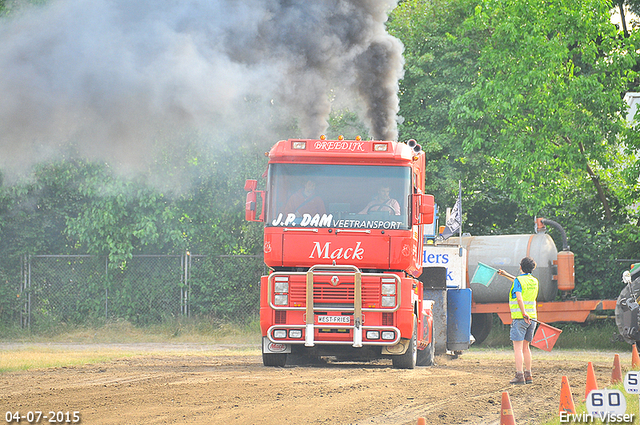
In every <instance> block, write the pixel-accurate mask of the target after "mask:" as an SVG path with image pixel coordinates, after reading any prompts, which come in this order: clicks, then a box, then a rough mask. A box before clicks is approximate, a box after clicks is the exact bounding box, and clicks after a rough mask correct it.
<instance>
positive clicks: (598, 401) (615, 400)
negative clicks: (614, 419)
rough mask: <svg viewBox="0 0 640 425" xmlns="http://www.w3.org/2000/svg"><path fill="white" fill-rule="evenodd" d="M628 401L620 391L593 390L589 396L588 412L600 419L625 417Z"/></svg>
mask: <svg viewBox="0 0 640 425" xmlns="http://www.w3.org/2000/svg"><path fill="white" fill-rule="evenodd" d="M626 411H627V400H626V399H625V398H624V394H622V391H620V390H592V391H591V392H589V396H587V412H589V414H590V415H593V416H597V417H600V418H604V417H609V416H612V415H624V414H625V412H626Z"/></svg>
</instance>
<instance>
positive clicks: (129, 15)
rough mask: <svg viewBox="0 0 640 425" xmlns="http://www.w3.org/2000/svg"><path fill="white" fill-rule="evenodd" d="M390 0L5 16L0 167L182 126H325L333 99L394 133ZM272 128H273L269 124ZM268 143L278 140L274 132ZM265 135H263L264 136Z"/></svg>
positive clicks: (83, 8) (136, 152) (109, 0)
mask: <svg viewBox="0 0 640 425" xmlns="http://www.w3.org/2000/svg"><path fill="white" fill-rule="evenodd" d="M396 3H397V1H396V0H191V1H174V0H155V1H142V0H50V1H49V2H48V3H47V4H46V5H45V6H41V7H37V8H32V9H29V10H24V11H22V12H20V13H19V14H17V15H16V16H11V17H9V18H5V19H3V20H0V75H1V77H0V165H2V166H9V165H10V164H11V165H15V164H16V163H21V162H24V163H29V162H33V161H35V160H38V159H42V158H46V157H47V156H48V155H50V154H51V153H52V152H57V151H59V150H60V149H61V148H63V147H64V146H68V145H69V144H71V145H74V146H75V147H76V148H77V149H79V150H80V152H81V153H82V154H85V155H89V156H93V157H105V158H119V157H122V156H126V157H127V158H129V160H134V161H135V160H137V159H142V158H145V157H146V156H148V155H149V153H148V151H149V149H150V146H151V144H150V143H151V140H152V139H153V138H157V137H159V135H162V134H165V133H167V132H171V131H174V130H176V129H181V128H187V127H188V128H198V127H201V126H202V127H207V128H213V129H216V131H228V132H233V131H234V130H237V129H242V128H246V127H247V126H251V125H254V124H255V123H256V122H261V123H265V122H266V123H268V122H269V120H273V119H274V118H273V117H274V116H275V115H274V114H273V111H274V110H276V109H278V110H280V111H284V113H282V112H281V113H279V114H277V116H278V117H282V116H286V117H295V118H296V121H297V125H298V128H299V130H300V132H301V134H299V136H301V137H318V136H319V135H320V134H321V133H322V132H324V131H325V130H326V128H327V118H328V116H329V112H330V111H331V106H332V101H333V99H334V98H335V97H339V98H342V101H343V102H345V101H346V102H347V103H346V104H348V105H349V107H350V109H353V110H360V111H361V112H362V116H363V120H364V121H365V122H366V123H367V124H368V126H369V127H370V132H371V136H372V137H373V138H375V139H387V140H394V139H396V138H397V128H396V114H397V111H398V98H397V88H398V87H397V85H398V80H399V79H400V78H401V77H402V65H403V60H402V45H401V43H400V42H399V41H398V40H397V39H395V38H394V37H392V36H390V35H389V34H388V33H387V32H386V30H385V21H386V19H387V14H388V13H389V12H390V11H391V10H392V9H393V7H395V5H396ZM274 127H275V126H274ZM276 137H277V136H276ZM271 142H273V139H271V140H269V143H271Z"/></svg>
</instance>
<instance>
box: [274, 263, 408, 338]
mask: <svg viewBox="0 0 640 425" xmlns="http://www.w3.org/2000/svg"><path fill="white" fill-rule="evenodd" d="M293 275H305V276H306V280H305V304H306V305H305V307H290V306H277V305H274V304H273V293H272V290H271V288H272V287H273V281H274V279H275V278H276V277H279V276H287V277H288V276H293ZM362 275H363V273H362V271H361V270H360V269H359V268H358V267H356V266H353V265H321V264H318V265H315V266H312V267H310V268H309V270H307V271H306V272H275V273H271V274H270V275H269V277H268V279H267V294H268V297H269V306H270V307H271V308H272V309H274V310H304V311H305V324H304V327H305V340H304V345H305V346H307V347H313V346H315V344H316V341H315V329H316V327H321V328H323V329H327V328H341V329H353V342H352V346H353V347H356V348H359V347H362V342H363V341H362V334H363V330H364V329H366V328H369V326H366V327H365V326H363V324H364V320H363V319H364V314H363V312H367V311H371V312H384V313H392V312H394V311H397V310H398V308H399V307H400V303H401V291H400V286H401V285H400V284H401V280H400V277H399V276H398V275H396V274H391V273H364V275H365V276H368V277H380V278H382V279H393V280H394V282H395V284H396V303H395V305H394V306H393V307H389V308H370V307H363V306H362ZM314 276H332V277H333V276H353V277H354V295H353V307H322V308H321V310H322V311H344V312H353V325H345V326H336V325H328V324H321V325H316V324H315V312H316V308H315V305H314V299H313V285H314ZM290 290H291V287H289V291H290ZM275 327H284V328H290V327H294V325H279V326H278V325H274V326H272V327H271V328H270V329H269V332H268V334H267V336H268V338H269V339H270V340H272V341H273V342H283V341H276V340H273V339H272V337H271V330H272V329H273V328H275ZM371 328H373V327H371ZM375 328H376V329H383V328H384V329H389V330H394V331H395V333H396V340H395V341H386V342H383V343H371V344H372V345H393V344H394V343H396V342H397V341H398V340H399V338H400V332H399V329H397V328H396V327H387V326H377V327H375ZM286 343H291V341H286ZM322 343H323V344H342V343H343V342H331V341H322Z"/></svg>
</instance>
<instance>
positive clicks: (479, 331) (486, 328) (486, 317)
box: [471, 313, 493, 344]
mask: <svg viewBox="0 0 640 425" xmlns="http://www.w3.org/2000/svg"><path fill="white" fill-rule="evenodd" d="M492 326H493V313H473V314H472V315H471V335H473V337H474V338H475V339H476V342H475V343H476V344H481V343H482V341H484V340H485V339H487V337H488V336H489V333H490V332H491V327H492Z"/></svg>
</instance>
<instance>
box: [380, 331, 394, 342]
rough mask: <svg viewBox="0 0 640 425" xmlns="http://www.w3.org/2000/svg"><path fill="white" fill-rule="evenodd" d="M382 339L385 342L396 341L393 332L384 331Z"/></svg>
mask: <svg viewBox="0 0 640 425" xmlns="http://www.w3.org/2000/svg"><path fill="white" fill-rule="evenodd" d="M382 339H386V340H393V339H396V333H395V332H393V331H384V332H382Z"/></svg>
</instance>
